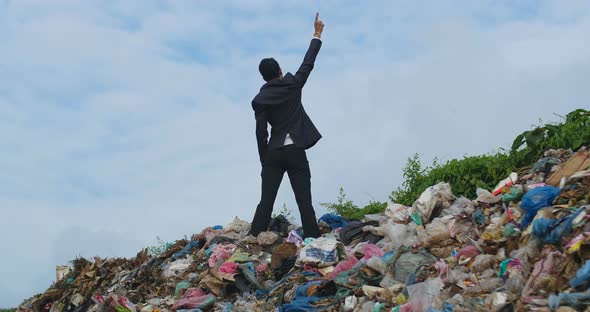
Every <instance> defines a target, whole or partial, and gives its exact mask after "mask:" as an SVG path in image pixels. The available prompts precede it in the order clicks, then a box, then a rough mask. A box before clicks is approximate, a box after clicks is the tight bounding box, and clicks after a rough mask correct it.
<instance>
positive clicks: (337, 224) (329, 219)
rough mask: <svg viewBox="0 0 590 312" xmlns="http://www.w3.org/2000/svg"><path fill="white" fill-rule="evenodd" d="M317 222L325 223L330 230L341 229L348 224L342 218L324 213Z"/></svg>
mask: <svg viewBox="0 0 590 312" xmlns="http://www.w3.org/2000/svg"><path fill="white" fill-rule="evenodd" d="M319 221H324V222H326V224H328V226H329V227H330V228H331V229H337V228H341V227H343V226H346V225H347V224H348V222H347V221H346V220H345V219H344V218H342V217H341V216H339V215H337V214H334V213H326V214H325V215H323V216H322V217H321V218H320V220H319Z"/></svg>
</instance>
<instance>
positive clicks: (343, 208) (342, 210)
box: [320, 187, 387, 220]
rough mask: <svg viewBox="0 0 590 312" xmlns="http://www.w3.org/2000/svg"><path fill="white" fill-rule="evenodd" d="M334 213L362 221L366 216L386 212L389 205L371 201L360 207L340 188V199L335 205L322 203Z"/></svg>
mask: <svg viewBox="0 0 590 312" xmlns="http://www.w3.org/2000/svg"><path fill="white" fill-rule="evenodd" d="M320 205H322V206H324V207H326V208H327V209H329V210H331V211H332V212H334V213H336V214H339V215H341V216H343V217H345V218H347V219H353V220H360V219H362V218H363V216H364V215H366V214H372V213H380V212H383V210H385V207H387V203H385V202H378V201H369V203H368V204H367V205H366V206H364V207H362V208H361V207H358V206H357V205H355V204H354V203H353V202H352V201H351V200H349V199H348V198H347V195H346V193H344V189H343V188H342V187H340V190H339V192H338V198H337V200H336V202H335V203H320Z"/></svg>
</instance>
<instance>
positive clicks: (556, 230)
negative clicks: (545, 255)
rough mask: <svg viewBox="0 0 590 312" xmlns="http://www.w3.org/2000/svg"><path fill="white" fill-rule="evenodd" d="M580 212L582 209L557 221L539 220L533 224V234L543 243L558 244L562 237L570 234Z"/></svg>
mask: <svg viewBox="0 0 590 312" xmlns="http://www.w3.org/2000/svg"><path fill="white" fill-rule="evenodd" d="M582 211H584V208H580V209H578V210H577V211H576V212H574V213H573V214H571V215H569V216H567V217H563V218H561V219H558V220H555V219H546V218H539V219H537V220H535V222H534V223H533V234H534V235H535V236H537V237H539V238H540V239H541V240H543V241H544V242H545V243H548V244H559V243H561V239H562V238H563V237H564V236H566V235H568V234H569V233H571V232H572V223H573V221H574V219H575V218H576V217H577V216H578V215H579V214H580V213H581V212H582Z"/></svg>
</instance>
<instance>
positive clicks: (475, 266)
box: [470, 255, 496, 272]
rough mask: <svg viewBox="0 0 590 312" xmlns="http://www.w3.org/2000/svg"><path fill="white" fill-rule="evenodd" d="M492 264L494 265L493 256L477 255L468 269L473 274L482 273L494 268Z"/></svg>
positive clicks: (494, 258)
mask: <svg viewBox="0 0 590 312" xmlns="http://www.w3.org/2000/svg"><path fill="white" fill-rule="evenodd" d="M494 264H496V256H495V255H479V256H477V257H475V260H473V263H472V264H471V267H470V269H471V270H472V271H473V272H483V271H485V270H487V269H492V268H494Z"/></svg>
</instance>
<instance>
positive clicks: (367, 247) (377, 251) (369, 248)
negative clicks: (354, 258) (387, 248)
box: [353, 243, 384, 260]
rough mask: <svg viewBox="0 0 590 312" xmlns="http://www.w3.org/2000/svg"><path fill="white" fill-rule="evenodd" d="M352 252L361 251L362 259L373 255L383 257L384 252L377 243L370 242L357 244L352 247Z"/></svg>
mask: <svg viewBox="0 0 590 312" xmlns="http://www.w3.org/2000/svg"><path fill="white" fill-rule="evenodd" d="M353 252H355V253H361V254H362V255H363V259H365V260H368V259H371V258H373V257H375V256H377V257H383V255H384V252H383V250H381V248H379V247H378V246H377V245H374V244H371V243H361V244H358V245H357V246H356V247H355V248H354V249H353Z"/></svg>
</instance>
